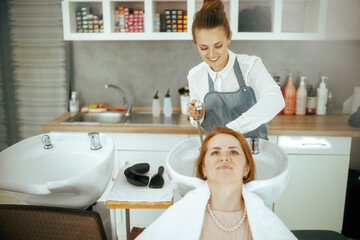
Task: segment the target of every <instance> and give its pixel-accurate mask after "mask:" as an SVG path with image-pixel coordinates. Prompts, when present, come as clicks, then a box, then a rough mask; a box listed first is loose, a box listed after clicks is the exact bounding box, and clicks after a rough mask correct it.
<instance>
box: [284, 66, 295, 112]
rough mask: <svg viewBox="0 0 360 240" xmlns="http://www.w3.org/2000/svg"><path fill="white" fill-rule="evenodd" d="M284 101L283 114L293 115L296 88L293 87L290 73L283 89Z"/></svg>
mask: <svg viewBox="0 0 360 240" xmlns="http://www.w3.org/2000/svg"><path fill="white" fill-rule="evenodd" d="M284 99H285V108H284V114H285V115H294V114H295V108H296V88H295V86H294V82H293V80H292V77H291V73H290V74H289V78H288V82H287V84H286V86H285V88H284Z"/></svg>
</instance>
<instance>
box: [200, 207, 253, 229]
mask: <svg viewBox="0 0 360 240" xmlns="http://www.w3.org/2000/svg"><path fill="white" fill-rule="evenodd" d="M207 210H208V211H209V213H210V216H211V218H212V220H214V222H215V224H216V225H217V226H218V227H219V228H220V229H221V230H223V231H224V232H233V231H235V230H236V229H238V228H239V227H240V226H241V224H243V222H244V221H245V218H246V208H245V209H244V215H243V216H242V218H241V220H240V222H239V223H238V224H236V225H235V226H233V227H230V228H227V227H224V226H223V225H221V223H219V221H218V220H217V218H216V216H215V214H214V213H213V211H212V210H211V208H210V204H209V203H208V204H207Z"/></svg>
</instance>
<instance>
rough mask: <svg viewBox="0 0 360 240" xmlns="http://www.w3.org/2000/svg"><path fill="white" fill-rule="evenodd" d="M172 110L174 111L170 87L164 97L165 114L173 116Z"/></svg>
mask: <svg viewBox="0 0 360 240" xmlns="http://www.w3.org/2000/svg"><path fill="white" fill-rule="evenodd" d="M172 111H173V109H172V104H171V97H170V88H169V89H168V91H167V93H166V95H165V97H164V115H165V117H171V115H172Z"/></svg>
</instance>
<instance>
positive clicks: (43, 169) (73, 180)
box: [0, 133, 114, 209]
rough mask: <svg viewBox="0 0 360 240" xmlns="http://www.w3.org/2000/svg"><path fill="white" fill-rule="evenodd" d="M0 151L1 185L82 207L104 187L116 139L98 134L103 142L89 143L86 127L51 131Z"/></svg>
mask: <svg viewBox="0 0 360 240" xmlns="http://www.w3.org/2000/svg"><path fill="white" fill-rule="evenodd" d="M47 135H48V136H50V140H51V143H52V144H53V148H51V149H44V145H43V142H42V136H43V135H38V136H34V137H31V138H28V139H25V140H23V141H21V142H18V143H16V144H14V145H12V146H10V147H9V148H7V149H5V150H4V151H2V152H0V189H2V190H6V191H10V192H11V193H12V194H13V195H15V196H16V197H18V198H19V199H21V200H22V201H24V202H26V203H28V204H32V205H42V206H54V207H67V208H75V209H84V208H87V207H88V206H90V205H91V204H93V203H94V202H96V201H97V200H98V199H99V198H100V197H101V195H102V194H103V193H104V191H105V189H106V187H107V185H108V183H109V181H110V179H111V174H112V170H113V163H114V142H113V140H112V139H111V138H110V137H109V136H107V135H105V134H100V136H99V138H100V142H101V145H102V147H101V148H100V149H99V150H91V149H90V139H89V137H88V134H87V133H49V134H47Z"/></svg>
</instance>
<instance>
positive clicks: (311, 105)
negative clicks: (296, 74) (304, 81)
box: [306, 85, 317, 115]
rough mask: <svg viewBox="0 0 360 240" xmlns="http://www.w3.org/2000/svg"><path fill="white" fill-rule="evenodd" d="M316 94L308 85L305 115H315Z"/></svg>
mask: <svg viewBox="0 0 360 240" xmlns="http://www.w3.org/2000/svg"><path fill="white" fill-rule="evenodd" d="M316 102H317V97H316V92H315V90H314V88H313V86H312V85H310V88H309V91H308V96H307V102H306V114H307V115H314V114H315V113H316Z"/></svg>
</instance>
